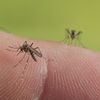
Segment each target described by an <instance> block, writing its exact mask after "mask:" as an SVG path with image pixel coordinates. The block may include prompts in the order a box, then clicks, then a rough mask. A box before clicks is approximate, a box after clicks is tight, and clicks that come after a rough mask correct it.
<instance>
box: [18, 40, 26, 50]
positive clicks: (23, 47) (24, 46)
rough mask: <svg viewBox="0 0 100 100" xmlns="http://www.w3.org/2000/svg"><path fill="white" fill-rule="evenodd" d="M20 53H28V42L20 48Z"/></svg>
mask: <svg viewBox="0 0 100 100" xmlns="http://www.w3.org/2000/svg"><path fill="white" fill-rule="evenodd" d="M19 49H20V51H25V52H27V51H28V44H27V41H25V42H24V43H23V44H22V45H21V46H20V47H19Z"/></svg>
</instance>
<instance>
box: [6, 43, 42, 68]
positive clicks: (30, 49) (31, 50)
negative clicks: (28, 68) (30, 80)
mask: <svg viewBox="0 0 100 100" xmlns="http://www.w3.org/2000/svg"><path fill="white" fill-rule="evenodd" d="M32 45H33V43H31V44H30V45H29V44H28V43H27V41H25V42H24V43H23V44H22V45H21V46H19V47H12V46H9V48H12V49H16V50H17V52H18V53H17V56H18V55H19V54H20V53H23V52H24V56H23V57H22V59H21V60H20V61H19V62H18V63H17V64H16V65H15V67H16V66H17V65H18V64H19V63H21V62H22V61H23V59H24V58H25V56H26V53H28V54H29V56H30V55H31V57H32V59H33V60H34V61H35V62H37V59H36V57H35V55H36V56H38V57H42V53H41V51H40V48H39V47H35V48H33V47H32ZM37 49H38V50H37ZM7 50H9V49H7ZM9 51H11V50H9ZM29 56H28V59H27V62H28V61H29Z"/></svg>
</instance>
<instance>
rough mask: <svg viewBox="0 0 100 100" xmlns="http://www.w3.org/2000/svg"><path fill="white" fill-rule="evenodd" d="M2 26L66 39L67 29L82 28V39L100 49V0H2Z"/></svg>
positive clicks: (35, 35) (20, 32)
mask: <svg viewBox="0 0 100 100" xmlns="http://www.w3.org/2000/svg"><path fill="white" fill-rule="evenodd" d="M0 26H1V27H4V28H6V29H7V30H8V31H11V32H12V33H14V34H16V35H21V36H27V37H32V38H35V39H44V40H55V41H60V40H63V38H64V36H65V31H64V30H65V28H74V29H76V30H78V31H79V30H81V31H83V34H82V40H81V41H82V42H83V43H84V45H85V46H86V47H88V48H92V49H94V50H100V28H99V27H100V0H1V1H0Z"/></svg>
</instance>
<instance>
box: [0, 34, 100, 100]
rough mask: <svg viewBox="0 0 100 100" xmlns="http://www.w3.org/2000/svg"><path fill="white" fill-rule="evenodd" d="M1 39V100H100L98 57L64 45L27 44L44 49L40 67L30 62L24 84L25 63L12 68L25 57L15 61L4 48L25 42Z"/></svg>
mask: <svg viewBox="0 0 100 100" xmlns="http://www.w3.org/2000/svg"><path fill="white" fill-rule="evenodd" d="M1 37H2V38H1ZM0 38H1V40H0V42H1V43H0V51H1V52H0V74H1V75H0V76H1V78H0V85H1V86H0V100H17V99H19V100H35V99H37V98H35V97H38V98H39V100H100V54H99V53H97V52H93V51H90V50H87V49H82V48H78V47H74V46H67V45H65V44H63V43H56V42H49V41H46V42H45V41H33V40H28V41H29V42H30V43H31V42H34V47H36V46H39V47H40V48H41V51H42V53H43V55H44V57H43V58H41V59H40V58H37V59H38V64H37V63H33V61H32V60H31V59H30V61H29V63H30V65H28V68H27V70H26V74H25V76H24V78H25V80H24V82H22V81H21V78H20V76H21V72H22V70H23V66H24V64H25V61H23V63H22V64H20V65H18V67H17V68H16V69H13V68H12V65H14V64H15V63H16V62H17V61H18V59H19V58H21V57H22V55H20V56H19V58H16V57H15V58H14V54H12V53H7V52H6V51H3V50H2V48H6V47H7V45H9V44H12V43H16V41H18V42H19V43H20V44H21V43H23V41H24V40H25V39H21V38H17V37H14V36H12V35H7V34H0ZM6 40H9V41H6ZM12 41H13V42H12ZM1 44H2V45H1ZM3 44H4V45H3ZM41 65H42V66H41ZM40 69H42V75H41V74H40V72H41V71H40ZM30 73H31V74H30ZM37 77H38V78H37ZM17 81H18V84H15V83H16V82H17ZM30 84H31V87H30ZM27 87H29V88H27ZM37 91H38V92H37ZM40 91H41V92H40ZM34 94H35V96H33V95H34ZM32 96H33V97H32Z"/></svg>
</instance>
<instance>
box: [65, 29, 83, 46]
mask: <svg viewBox="0 0 100 100" xmlns="http://www.w3.org/2000/svg"><path fill="white" fill-rule="evenodd" d="M65 31H66V32H67V34H66V36H65V39H64V41H68V42H69V44H73V42H75V40H78V42H80V44H81V46H83V44H82V43H81V41H80V40H79V36H80V34H81V33H82V31H78V32H77V31H76V30H74V29H72V30H69V29H67V28H66V29H65ZM83 47H84V46H83Z"/></svg>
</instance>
